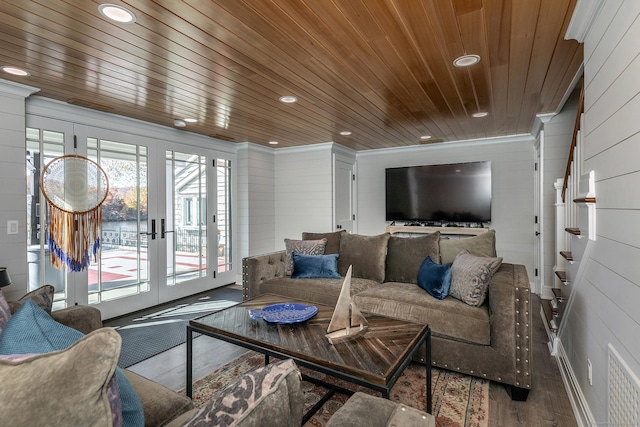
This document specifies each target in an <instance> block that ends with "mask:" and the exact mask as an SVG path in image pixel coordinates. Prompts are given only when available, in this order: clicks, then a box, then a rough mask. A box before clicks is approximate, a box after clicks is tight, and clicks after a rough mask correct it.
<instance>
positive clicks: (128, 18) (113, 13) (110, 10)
mask: <svg viewBox="0 0 640 427" xmlns="http://www.w3.org/2000/svg"><path fill="white" fill-rule="evenodd" d="M98 11H99V12H100V15H102V16H104V17H105V18H107V19H109V20H111V21H114V22H117V23H119V24H133V23H134V22H136V15H134V14H133V12H131V11H130V10H128V9H125V8H124V7H122V6H118V5H115V4H107V3H105V4H101V5H100V6H98Z"/></svg>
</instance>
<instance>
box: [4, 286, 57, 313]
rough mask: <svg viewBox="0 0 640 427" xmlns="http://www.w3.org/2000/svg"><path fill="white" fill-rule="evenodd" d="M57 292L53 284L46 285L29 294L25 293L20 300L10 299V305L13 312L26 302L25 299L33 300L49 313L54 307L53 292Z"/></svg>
mask: <svg viewBox="0 0 640 427" xmlns="http://www.w3.org/2000/svg"><path fill="white" fill-rule="evenodd" d="M54 293H55V288H54V287H53V286H51V285H44V286H41V287H39V288H38V289H35V290H33V291H31V292H29V293H28V294H25V295H24V296H23V297H22V298H20V299H19V300H18V301H9V307H11V312H12V313H15V312H16V311H18V309H19V308H20V307H21V306H22V304H24V302H25V301H29V300H30V301H33V302H35V303H36V304H37V305H38V307H40V308H41V309H43V310H44V311H46V312H47V313H51V308H52V307H53V294H54Z"/></svg>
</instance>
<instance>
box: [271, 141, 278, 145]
mask: <svg viewBox="0 0 640 427" xmlns="http://www.w3.org/2000/svg"><path fill="white" fill-rule="evenodd" d="M269 144H271V145H278V141H269Z"/></svg>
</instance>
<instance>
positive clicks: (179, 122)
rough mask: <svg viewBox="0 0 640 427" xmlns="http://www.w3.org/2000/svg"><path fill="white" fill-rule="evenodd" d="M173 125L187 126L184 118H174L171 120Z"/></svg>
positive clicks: (178, 126)
mask: <svg viewBox="0 0 640 427" xmlns="http://www.w3.org/2000/svg"><path fill="white" fill-rule="evenodd" d="M173 125H174V126H175V127H177V128H183V127H185V126H187V122H185V121H184V120H182V119H175V120H174V121H173Z"/></svg>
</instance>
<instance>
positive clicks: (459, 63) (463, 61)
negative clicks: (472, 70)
mask: <svg viewBox="0 0 640 427" xmlns="http://www.w3.org/2000/svg"><path fill="white" fill-rule="evenodd" d="M478 62H480V57H479V56H478V55H462V56H461V57H459V58H456V59H454V60H453V65H455V66H456V67H470V66H472V65H475V64H477V63H478Z"/></svg>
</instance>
